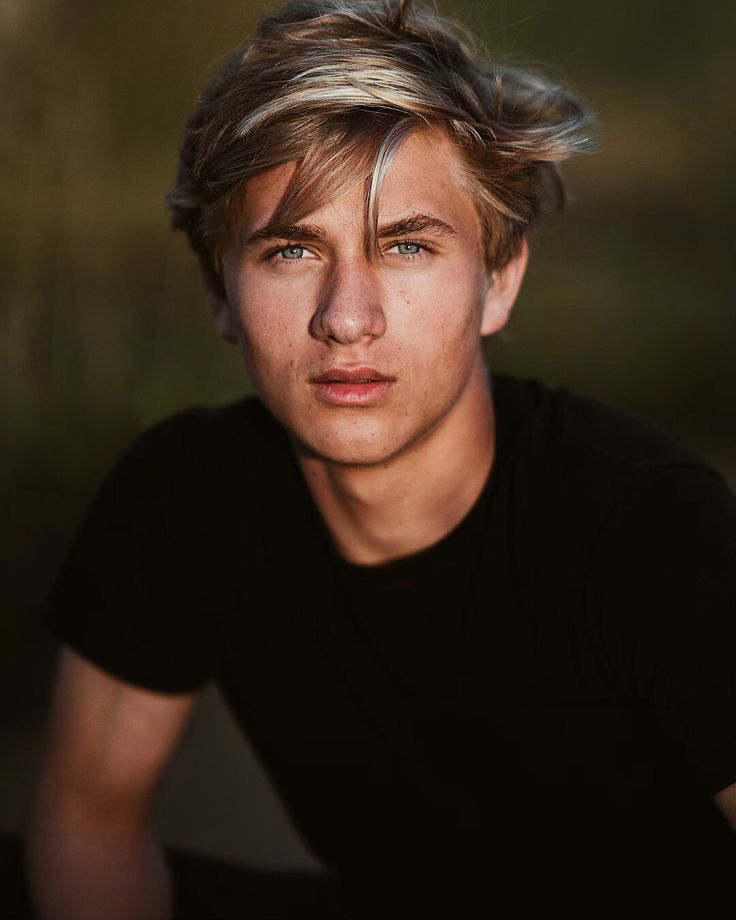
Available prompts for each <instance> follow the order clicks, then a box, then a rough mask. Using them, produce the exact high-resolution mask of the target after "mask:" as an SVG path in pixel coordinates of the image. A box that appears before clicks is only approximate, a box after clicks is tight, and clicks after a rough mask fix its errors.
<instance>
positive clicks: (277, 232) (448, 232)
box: [242, 214, 457, 249]
mask: <svg viewBox="0 0 736 920" xmlns="http://www.w3.org/2000/svg"><path fill="white" fill-rule="evenodd" d="M412 233H435V234H438V235H440V236H456V235H457V231H456V230H455V228H454V227H451V226H450V224H448V223H446V222H445V221H444V220H441V219H440V218H439V217H432V216H431V215H429V214H414V215H412V216H411V217H404V218H401V219H400V220H395V221H392V222H391V223H389V224H382V225H381V226H379V228H378V238H379V239H387V238H388V237H392V236H394V237H395V236H407V235H409V234H412ZM326 238H327V233H326V231H325V230H324V229H323V228H322V227H318V226H317V225H316V224H292V225H289V226H286V225H285V224H272V223H268V224H265V225H264V226H263V227H261V228H260V229H258V230H256V231H255V232H254V233H251V234H250V236H248V237H246V238H245V240H243V244H242V245H243V247H244V248H247V249H249V248H251V247H253V246H258V245H259V244H260V243H265V242H268V241H269V240H294V241H295V242H296V241H299V242H304V243H319V242H322V241H324V240H325V239H326Z"/></svg>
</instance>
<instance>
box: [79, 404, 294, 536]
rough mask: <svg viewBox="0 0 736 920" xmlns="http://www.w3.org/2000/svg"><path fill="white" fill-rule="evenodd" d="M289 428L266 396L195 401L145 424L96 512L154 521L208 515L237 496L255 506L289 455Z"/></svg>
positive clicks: (101, 517)
mask: <svg viewBox="0 0 736 920" xmlns="http://www.w3.org/2000/svg"><path fill="white" fill-rule="evenodd" d="M287 452H288V443H287V441H286V437H285V435H284V433H283V430H282V429H281V427H280V426H279V425H278V423H277V422H275V421H274V419H273V418H272V417H271V416H270V414H269V413H268V412H267V411H266V409H265V408H264V407H263V405H262V404H261V403H260V401H259V400H257V399H255V398H247V399H242V400H238V401H237V402H233V403H230V404H227V405H222V406H216V407H211V408H210V407H207V408H206V407H201V406H194V407H191V408H188V409H185V410H183V411H181V412H178V413H176V414H175V415H172V416H169V417H167V418H164V419H161V420H159V421H157V422H156V423H154V424H153V425H151V426H149V427H148V428H145V429H144V430H143V431H142V432H141V433H140V434H139V435H138V436H137V437H135V438H134V440H133V441H132V442H131V443H130V444H129V445H128V447H127V448H126V449H125V450H124V451H123V452H122V454H121V455H120V456H119V458H118V460H117V462H115V463H114V464H113V466H112V468H111V469H110V470H109V471H108V473H107V475H106V476H105V478H104V479H103V482H102V484H101V486H100V488H99V489H98V490H97V494H96V496H95V499H94V502H93V506H92V509H91V517H92V519H93V520H98V521H105V522H106V523H107V525H108V526H109V525H110V524H111V523H113V522H114V521H116V520H121V521H122V520H125V521H138V522H139V526H140V527H146V526H149V523H150V522H151V521H152V520H153V519H154V517H157V518H159V519H160V520H162V521H165V522H169V523H168V526H176V527H178V526H179V524H175V525H172V524H171V522H186V521H193V520H197V521H201V520H205V519H209V517H211V509H213V508H219V509H220V512H219V513H222V509H224V508H226V507H228V506H229V505H230V504H231V503H232V502H233V501H234V500H237V501H239V502H240V503H241V505H242V504H243V503H245V504H246V506H247V504H248V503H249V500H251V499H252V498H253V496H254V494H255V493H256V492H257V485H256V484H257V483H258V482H262V481H263V480H264V478H267V477H269V476H271V475H273V471H274V470H275V466H276V461H277V459H278V458H280V457H285V456H288V453H287Z"/></svg>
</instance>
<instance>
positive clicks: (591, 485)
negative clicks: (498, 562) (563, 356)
mask: <svg viewBox="0 0 736 920" xmlns="http://www.w3.org/2000/svg"><path fill="white" fill-rule="evenodd" d="M498 383H499V384H500V388H499V392H500V394H501V398H502V400H503V401H504V403H505V411H506V413H507V414H508V415H509V416H511V421H510V427H511V428H512V429H515V430H513V431H512V432H511V435H510V437H509V441H510V442H511V443H512V445H513V453H514V457H513V462H514V465H515V467H516V468H517V469H516V477H517V479H518V480H519V481H520V482H521V483H523V487H524V488H530V489H531V490H532V491H533V492H535V493H536V496H537V498H538V499H539V500H540V502H542V499H545V500H544V502H542V505H541V506H548V505H550V503H551V505H559V504H560V503H564V504H565V505H566V507H567V508H568V513H574V510H575V508H576V507H579V508H580V510H581V512H582V513H585V514H586V515H587V516H589V517H590V516H592V517H595V516H596V515H597V516H598V517H599V519H602V517H603V516H605V515H607V514H608V513H610V512H611V510H612V509H613V508H614V507H615V506H617V505H618V504H619V503H620V502H622V501H625V500H626V497H627V496H628V495H629V494H631V495H632V496H633V495H634V493H637V491H639V490H640V486H641V487H643V486H644V485H647V487H649V488H653V489H655V490H656V491H657V492H658V493H662V492H665V493H668V492H669V491H672V490H674V491H675V492H677V493H678V494H680V495H681V494H682V493H683V492H687V491H690V492H695V493H700V492H703V491H708V488H709V487H710V489H711V490H712V489H715V491H716V492H717V493H719V494H723V493H725V494H729V489H728V486H727V485H726V483H725V480H724V479H723V476H722V475H721V473H720V472H719V471H718V470H716V469H715V468H714V467H712V466H711V465H710V464H709V463H707V462H706V461H705V460H704V459H703V458H702V457H700V456H698V454H697V453H696V452H695V451H694V450H692V449H691V448H690V447H688V446H687V445H685V444H684V443H682V442H681V441H680V440H678V439H677V438H676V437H674V436H673V435H672V434H670V433H668V432H667V431H665V430H663V429H662V428H661V427H660V426H659V425H658V424H656V423H655V422H653V421H651V420H649V419H647V418H644V417H643V416H641V415H638V414H636V413H634V412H631V411H629V410H627V409H623V408H618V407H614V406H612V405H608V404H606V403H604V402H602V401H600V400H598V399H594V398H592V397H587V396H581V395H577V394H574V393H572V392H570V390H569V389H568V388H567V387H556V388H552V387H549V386H547V385H545V384H543V383H541V382H540V381H539V380H536V379H519V378H515V377H511V376H509V375H504V376H503V377H502V378H500V379H499V380H498ZM706 482H708V483H710V486H707V485H705V483H706ZM650 497H651V498H652V499H653V498H654V497H655V496H654V493H651V496H650Z"/></svg>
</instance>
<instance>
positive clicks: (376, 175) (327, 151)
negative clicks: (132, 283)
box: [212, 110, 426, 259]
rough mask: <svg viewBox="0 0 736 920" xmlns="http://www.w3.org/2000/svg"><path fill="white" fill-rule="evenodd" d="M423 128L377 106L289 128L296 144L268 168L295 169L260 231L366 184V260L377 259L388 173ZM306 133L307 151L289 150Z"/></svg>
mask: <svg viewBox="0 0 736 920" xmlns="http://www.w3.org/2000/svg"><path fill="white" fill-rule="evenodd" d="M423 127H426V122H425V121H424V120H423V119H421V118H418V117H416V116H414V115H409V116H406V115H402V116H398V117H397V113H396V112H380V111H376V110H368V111H355V112H350V113H347V114H342V115H341V116H339V117H337V118H332V119H321V120H320V123H317V124H311V125H305V124H301V125H294V126H289V128H290V130H289V131H288V134H289V135H290V136H291V137H292V142H291V144H287V143H286V142H285V143H284V145H282V154H281V157H280V158H277V157H273V158H271V157H269V158H268V160H269V168H275V167H277V166H283V165H285V164H286V163H291V162H294V163H295V164H296V168H295V169H294V172H293V174H292V176H291V179H290V180H289V183H288V185H287V187H286V189H285V191H284V194H283V195H282V197H281V201H279V203H278V205H277V206H276V209H275V211H274V213H273V215H272V216H271V219H270V220H269V222H268V224H267V225H266V226H265V227H263V228H261V229H262V232H263V233H265V234H267V235H268V234H270V233H272V232H274V233H276V232H277V231H278V230H279V229H280V228H283V227H292V226H295V225H296V224H298V223H299V222H300V221H301V220H303V219H304V218H305V217H307V216H308V215H309V214H312V213H313V212H314V211H317V210H319V209H320V208H322V207H324V205H326V204H328V203H329V202H331V201H335V200H336V199H338V198H340V197H342V196H343V195H346V194H348V193H349V192H351V191H352V190H353V189H354V188H355V187H356V186H358V185H362V186H363V218H364V220H363V227H364V233H363V241H364V248H365V253H366V256H368V258H371V259H372V258H376V257H377V256H378V255H379V253H380V249H379V244H378V211H379V201H380V195H381V190H382V188H383V185H384V182H385V179H386V174H387V173H388V171H389V169H390V167H391V164H392V163H393V160H394V157H395V156H396V154H397V153H398V151H399V149H400V148H401V145H402V144H403V143H404V141H406V140H407V138H408V137H409V136H410V135H411V134H412V133H413V132H414V131H415V130H417V129H420V128H423ZM305 136H307V137H309V138H310V142H309V145H308V147H307V149H306V152H302V151H301V150H298V149H293V150H290V149H289V148H290V147H291V148H294V147H295V145H294V141H293V138H295V137H297V138H298V137H301V138H304V137H305ZM284 148H286V149H284ZM290 154H291V155H290ZM264 171H265V170H261V173H262V172H264ZM246 184H247V180H246V182H244V183H243V184H242V185H241V186H240V188H239V189H238V192H237V194H235V195H233V196H232V197H231V198H230V199H229V201H228V203H227V218H226V220H225V221H224V225H225V233H224V234H222V235H221V237H220V240H221V245H224V243H225V241H226V240H227V239H228V238H230V234H231V231H232V227H233V224H234V221H235V216H236V213H237V212H238V211H239V208H238V204H239V202H240V201H242V198H243V194H244V192H245V186H246ZM213 217H214V220H213V221H212V223H214V224H215V225H216V224H217V216H216V215H213ZM276 235H277V234H276ZM217 248H218V249H220V247H219V246H218V247H217Z"/></svg>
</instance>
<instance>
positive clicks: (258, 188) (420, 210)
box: [238, 129, 481, 238]
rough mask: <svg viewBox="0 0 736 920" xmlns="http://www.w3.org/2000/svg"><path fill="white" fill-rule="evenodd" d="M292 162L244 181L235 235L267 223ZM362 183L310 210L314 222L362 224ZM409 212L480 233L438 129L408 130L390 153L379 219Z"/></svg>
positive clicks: (459, 170) (457, 162) (453, 153)
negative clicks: (317, 218) (408, 132)
mask: <svg viewBox="0 0 736 920" xmlns="http://www.w3.org/2000/svg"><path fill="white" fill-rule="evenodd" d="M294 170H295V163H294V162H291V163H285V164H284V165H282V166H277V167H275V168H274V169H269V170H267V171H266V172H264V173H261V174H259V175H257V176H254V177H252V178H251V179H249V180H248V182H247V184H246V189H245V193H244V195H243V199H242V207H241V209H240V212H239V221H238V224H239V235H240V236H241V238H242V237H246V236H248V235H250V234H252V233H253V232H255V231H256V230H258V229H259V228H261V227H263V226H264V225H266V224H268V222H269V220H270V219H271V217H272V215H273V214H274V212H275V211H276V208H277V206H278V205H279V203H280V202H281V199H282V197H283V195H284V192H285V191H286V188H287V186H288V184H289V181H290V179H291V177H292V175H293V173H294ZM364 211H365V200H364V194H363V188H362V186H361V187H355V188H353V189H352V190H351V191H350V192H348V193H347V194H345V195H343V196H342V197H341V198H339V199H337V200H335V201H330V202H325V203H324V204H323V205H322V206H320V207H319V208H318V209H317V210H316V211H314V212H313V213H312V214H311V215H305V219H306V218H307V217H308V218H309V219H310V221H311V220H312V219H314V217H315V215H319V218H320V220H319V223H320V224H322V225H325V226H329V224H330V222H331V221H334V222H335V224H337V223H340V222H341V223H343V224H344V223H346V222H355V224H356V225H358V224H360V225H361V226H362V224H363V218H364ZM411 214H430V215H432V216H435V217H439V218H441V219H442V220H444V221H445V222H447V223H449V224H451V226H453V228H454V229H455V230H456V231H457V233H458V234H460V235H467V236H468V237H472V238H479V237H480V228H481V223H480V218H479V215H478V211H477V209H476V207H475V204H474V202H473V198H472V196H471V194H470V192H469V190H468V188H467V182H466V181H465V180H464V175H463V163H462V159H461V155H460V153H459V151H458V150H457V148H456V146H455V145H454V144H453V143H452V141H451V140H450V139H449V138H448V137H447V135H446V134H445V133H444V132H443V131H441V130H439V129H421V130H417V131H415V132H414V133H412V134H411V135H410V136H409V137H408V138H407V140H406V141H405V142H404V143H403V144H402V146H401V147H400V149H399V150H398V152H397V153H396V155H395V156H394V158H393V161H392V163H391V166H390V167H389V169H388V172H387V174H386V176H385V179H384V183H383V187H382V189H381V194H380V198H379V223H385V222H387V221H390V220H395V219H397V218H401V217H405V216H408V215H411Z"/></svg>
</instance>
